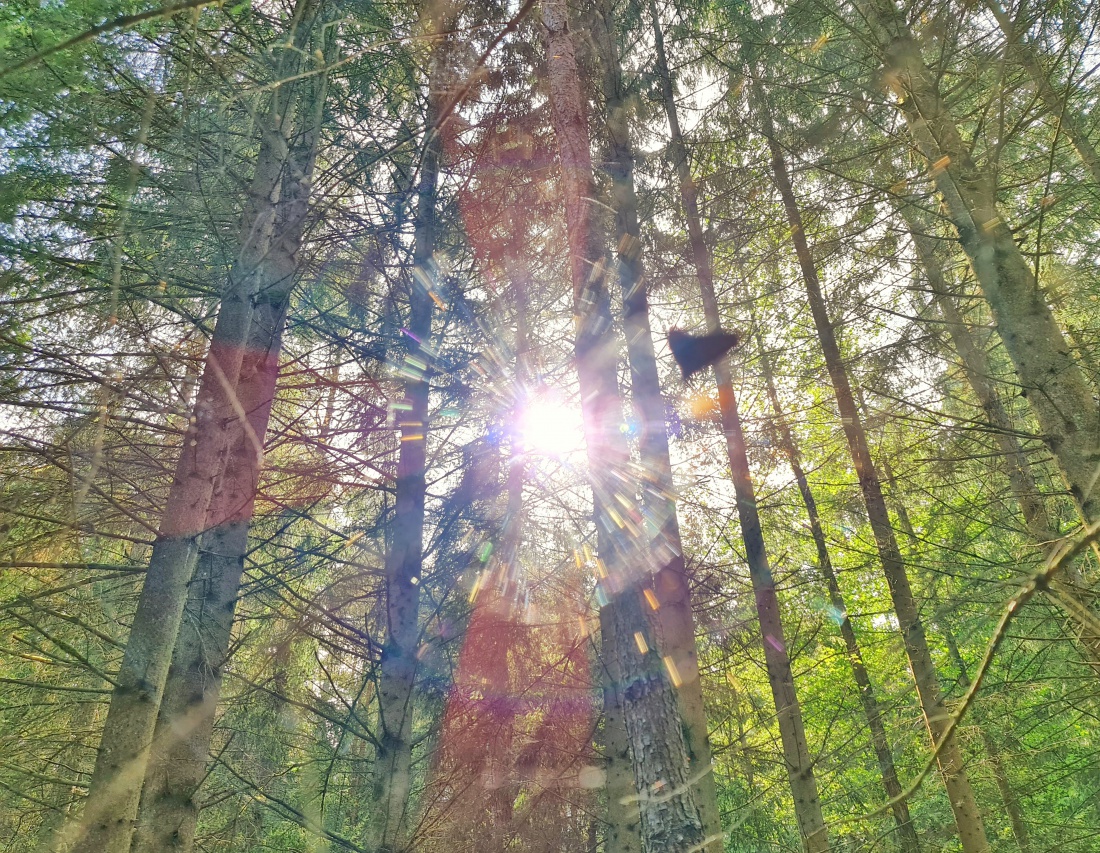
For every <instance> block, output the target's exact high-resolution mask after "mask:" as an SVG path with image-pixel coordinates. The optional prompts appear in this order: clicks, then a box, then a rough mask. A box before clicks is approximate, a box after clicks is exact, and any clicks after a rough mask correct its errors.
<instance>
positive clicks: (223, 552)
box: [131, 24, 335, 853]
mask: <svg viewBox="0 0 1100 853" xmlns="http://www.w3.org/2000/svg"><path fill="white" fill-rule="evenodd" d="M303 27H304V24H303ZM303 35H304V34H303ZM328 36H329V39H328V44H327V45H326V47H327V50H323V51H322V53H323V54H324V55H325V56H326V61H331V59H332V48H333V45H334V43H335V41H334V39H333V38H332V37H331V36H332V31H331V30H330V31H329V33H328ZM292 85H293V84H292ZM296 88H298V89H299V93H298V97H297V101H298V103H297V108H296V111H297V127H296V128H295V131H294V132H293V133H292V134H291V136H290V139H289V156H288V158H287V162H286V165H285V169H284V171H283V181H282V191H281V197H280V199H279V203H278V211H277V214H276V224H275V228H274V233H273V238H272V241H271V246H270V250H269V252H268V256H267V257H266V259H265V280H264V281H263V282H262V283H260V286H259V288H258V290H257V293H256V294H255V296H254V297H253V316H252V321H251V324H250V328H249V335H248V342H247V345H246V347H245V354H244V358H243V360H242V364H241V370H240V374H239V376H238V380H237V387H236V390H235V393H236V398H237V402H238V404H239V406H240V409H241V411H242V412H243V413H244V420H242V419H241V418H240V416H239V415H238V417H237V418H236V419H235V420H234V421H233V423H232V424H231V428H232V429H233V436H232V438H231V442H230V443H231V447H230V452H229V455H228V459H227V461H226V465H225V470H224V473H223V475H222V477H221V479H220V482H219V484H218V486H217V489H216V492H215V494H214V497H213V500H212V502H211V506H210V509H209V511H208V513H207V523H206V526H207V532H206V533H205V535H204V536H203V539H202V553H201V555H200V557H199V564H198V570H197V571H196V573H195V575H194V577H193V578H192V580H191V583H190V590H189V595H188V603H187V606H186V608H185V611H184V618H183V620H182V622H181V625H180V630H179V634H178V636H177V638H176V645H175V650H174V653H173V658H172V665H171V668H170V669H169V673H168V680H167V682H166V683H165V689H164V695H163V699H162V702H161V707H160V713H159V716H158V719H157V725H156V730H155V734H154V737H153V747H152V752H151V756H150V760H149V764H148V766H147V769H146V773H145V783H144V788H143V791H142V798H141V804H140V807H139V811H138V821H137V830H136V832H135V835H134V839H133V844H132V846H131V851H132V853H160V851H166V850H179V851H190V850H192V849H193V847H194V834H195V826H196V823H197V820H198V812H199V809H198V804H197V802H196V796H197V793H198V789H199V785H200V784H201V783H202V781H203V779H204V778H205V776H206V772H207V764H208V753H209V750H210V741H211V737H212V734H213V728H214V716H215V711H216V709H217V704H218V700H219V698H220V696H221V674H222V667H223V666H224V664H225V661H226V659H227V657H228V654H229V646H230V637H231V632H232V627H233V614H234V611H235V608H236V602H237V593H238V588H239V586H240V579H241V573H242V571H243V569H244V557H245V553H246V551H247V546H248V531H249V528H250V526H251V522H252V516H253V512H254V507H255V501H256V492H257V488H258V485H259V477H260V470H261V466H262V461H263V442H264V436H265V434H266V432H267V427H268V421H269V420H270V414H271V406H272V403H273V401H274V397H275V387H276V382H277V378H278V370H279V354H280V351H281V349H282V333H283V328H284V325H285V320H286V313H287V308H288V304H289V301H290V293H291V289H292V287H293V285H294V281H295V273H296V271H297V266H298V263H297V254H298V250H299V248H300V245H301V241H302V232H303V228H304V225H305V221H306V217H307V215H308V212H309V196H310V189H311V184H312V176H313V165H314V162H315V160H316V154H317V142H318V137H319V133H320V124H321V118H322V111H323V108H324V101H325V88H326V87H325V75H324V74H317V75H313V76H311V77H308V78H306V79H305V81H304V82H302V83H298V84H297V85H296Z"/></svg>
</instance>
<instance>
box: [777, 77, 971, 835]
mask: <svg viewBox="0 0 1100 853" xmlns="http://www.w3.org/2000/svg"><path fill="white" fill-rule="evenodd" d="M758 100H759V101H760V107H761V108H760V109H757V111H756V112H757V115H758V118H759V119H760V121H761V123H762V125H763V128H762V129H763V131H764V136H765V138H766V140H767V143H768V148H769V151H770V152H771V165H772V171H773V175H774V178H775V184H776V186H777V187H778V189H779V193H780V195H781V197H782V200H783V206H784V209H785V210H786V214H787V220H788V223H789V224H790V227H791V239H792V241H793V242H794V248H795V254H796V255H797V258H798V264H799V267H800V268H801V271H802V279H803V283H804V284H805V287H806V296H807V300H808V302H809V305H810V313H811V314H812V315H813V320H814V326H815V328H816V330H817V335H818V340H819V341H820V343H821V349H822V353H823V354H824V356H825V366H826V368H827V369H828V372H829V378H830V379H831V381H832V385H833V392H834V394H835V395H836V400H837V407H838V408H839V410H840V418H841V423H842V426H843V430H844V436H845V438H846V439H847V442H848V447H849V450H850V452H851V454H852V462H853V464H854V466H855V470H856V475H857V476H858V477H859V486H860V490H861V491H862V493H863V500H864V504H865V505H866V508H867V519H868V521H869V522H870V524H871V530H872V532H873V534H874V537H875V544H876V545H877V547H878V552H879V558H880V560H881V562H882V570H883V574H884V575H885V576H886V582H887V585H888V586H889V588H890V597H891V599H892V600H893V603H894V612H895V613H896V614H897V617H898V623H899V626H900V628H901V634H902V640H903V641H904V644H905V653H906V655H907V657H908V658H909V665H910V668H911V669H912V671H913V678H914V680H915V681H916V686H917V696H918V697H919V699H920V704H921V710H922V711H923V713H924V721H925V724H926V725H927V726H928V732H929V734H930V736H931V738H932V741H933V743H935V744H939V743H940V741H941V740H943V735H944V731H945V730H946V726H947V721H948V717H949V714H948V712H947V710H946V709H945V708H944V706H943V701H942V696H941V692H940V685H939V677H938V675H937V673H936V669H935V665H934V664H933V663H932V655H931V653H930V651H929V649H928V640H927V638H926V637H925V633H924V624H923V622H922V620H921V616H920V608H919V607H918V606H917V602H916V599H915V598H914V596H913V590H912V588H911V587H910V585H909V575H908V573H907V572H906V569H905V562H904V560H903V559H902V556H901V550H900V548H899V547H898V542H897V537H896V536H895V535H894V529H893V526H892V525H891V523H890V515H889V512H888V511H887V508H886V500H885V498H884V497H883V492H882V484H881V482H880V480H879V476H878V472H877V471H876V470H875V467H874V463H873V462H872V460H871V452H870V449H869V447H868V444H867V435H866V433H865V432H864V429H863V421H862V420H861V419H860V416H859V409H858V407H857V405H856V400H855V396H854V394H853V393H852V387H851V383H850V382H849V381H848V373H847V369H846V368H845V365H844V359H843V357H842V356H841V353H840V346H839V345H838V343H837V340H836V334H835V332H834V331H833V326H832V323H831V322H830V321H829V315H828V311H827V310H826V308H825V298H824V296H823V295H822V292H821V283H820V282H819V280H818V277H817V268H816V267H815V266H814V261H813V254H812V253H811V251H810V246H809V243H808V242H807V240H806V234H805V231H804V230H803V224H802V215H801V212H800V211H799V208H798V203H797V201H796V199H795V195H794V189H793V188H792V186H791V181H790V176H789V175H788V173H787V165H786V163H785V161H784V159H783V151H782V149H781V148H780V147H779V144H778V143H777V142H776V141H775V137H774V131H773V128H772V126H771V119H770V118H769V115H768V110H767V108H766V105H765V104H764V103H763V99H762V98H758ZM939 768H940V772H941V774H942V777H943V781H944V786H945V787H946V788H947V795H948V799H949V800H950V801H951V810H952V813H953V814H954V817H955V825H956V827H957V828H958V831H959V838H960V840H961V841H962V846H963V851H964V853H987V851H988V850H989V843H988V841H987V840H986V836H985V827H984V826H983V824H982V817H981V813H980V812H979V810H978V804H977V801H976V800H975V798H974V791H973V789H972V788H971V785H970V780H969V779H968V778H967V776H966V768H965V763H964V761H963V756H962V752H961V750H960V749H959V747H958V744H957V743H956V742H955V741H954V740H953V739H952V740H950V741H948V743H947V744H945V745H944V747H943V749H942V750H941V751H940V755H939Z"/></svg>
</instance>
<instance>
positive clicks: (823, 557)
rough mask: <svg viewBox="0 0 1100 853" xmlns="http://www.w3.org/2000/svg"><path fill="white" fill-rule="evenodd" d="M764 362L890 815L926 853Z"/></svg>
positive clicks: (909, 845)
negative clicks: (888, 801) (899, 777)
mask: <svg viewBox="0 0 1100 853" xmlns="http://www.w3.org/2000/svg"><path fill="white" fill-rule="evenodd" d="M759 346H760V353H761V359H760V363H761V365H762V367H763V371H764V380H765V382H766V383H767V386H768V399H769V400H770V401H771V404H772V409H774V411H775V424H776V428H777V429H778V432H779V441H780V445H781V446H782V448H783V452H784V454H786V456H787V463H788V464H789V465H790V466H791V471H793V472H794V479H795V482H796V483H797V484H798V492H799V494H800V495H801V496H802V502H803V504H804V505H805V507H806V516H807V518H808V519H809V522H810V535H811V536H812V537H813V540H814V548H815V549H816V550H817V567H818V571H820V572H821V577H822V580H824V581H825V588H826V589H827V590H828V591H829V601H830V603H831V604H832V606H833V611H834V613H835V614H836V616H837V618H838V619H839V620H840V635H841V637H843V639H844V647H845V649H846V650H847V652H848V662H849V663H850V664H851V667H852V676H853V677H854V678H855V681H856V686H857V687H858V688H859V700H860V702H861V703H862V705H863V713H864V716H865V717H866V718H867V728H868V729H870V731H871V746H872V748H873V749H874V751H875V758H876V760H877V761H878V766H879V772H880V773H881V774H882V785H883V788H885V790H886V796H887V797H888V798H889V799H890V800H891V801H892V802H891V805H890V810H891V811H892V812H893V815H894V821H895V822H896V823H897V833H898V841H899V845H900V847H901V849H902V851H903V853H920V842H919V841H918V840H917V831H916V829H915V828H914V827H913V819H912V818H911V817H910V815H909V804H908V803H906V802H905V801H904V800H898V799H897V798H898V797H899V796H900V795H901V792H902V788H901V783H900V782H899V781H898V773H897V768H896V767H895V766H894V756H893V753H892V752H891V750H890V739H889V738H888V737H887V735H886V727H885V725H884V724H883V719H882V716H883V715H882V706H881V705H880V704H879V701H878V698H877V697H876V696H875V688H874V685H873V684H872V683H871V676H870V674H869V673H868V672H867V666H866V665H865V664H864V662H863V653H862V652H861V651H860V647H859V640H858V639H857V638H856V632H855V629H854V628H853V626H852V620H851V619H850V618H849V617H848V608H847V606H846V605H845V603H844V595H843V593H842V592H841V590H840V583H839V582H838V581H837V577H836V572H835V571H833V562H832V560H831V559H830V557H829V547H828V545H827V543H826V541H825V531H824V529H823V528H822V525H821V516H820V515H819V514H818V511H817V501H816V500H815V499H814V495H813V491H812V490H811V489H810V481H809V479H807V477H806V472H805V470H804V469H803V468H802V459H801V454H799V452H798V446H797V445H796V444H795V441H794V436H793V435H791V429H790V426H789V425H788V424H787V420H786V417H785V416H784V414H783V409H782V407H781V406H780V404H779V395H778V394H777V393H776V390H775V381H774V380H773V378H772V368H771V364H770V363H769V361H768V357H767V355H766V353H765V352H764V343H763V341H759Z"/></svg>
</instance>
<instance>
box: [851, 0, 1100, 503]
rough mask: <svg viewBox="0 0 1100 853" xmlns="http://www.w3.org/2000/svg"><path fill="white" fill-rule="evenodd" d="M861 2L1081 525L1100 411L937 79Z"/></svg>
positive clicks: (881, 14)
mask: <svg viewBox="0 0 1100 853" xmlns="http://www.w3.org/2000/svg"><path fill="white" fill-rule="evenodd" d="M857 6H858V8H859V9H860V11H861V13H862V14H863V17H864V19H865V20H866V21H867V23H868V25H869V26H870V28H871V31H872V35H873V37H874V39H875V40H876V41H877V43H878V50H879V53H880V54H881V56H882V58H883V61H884V63H885V65H886V79H887V80H888V81H889V83H890V85H891V86H892V87H893V88H894V89H895V90H896V91H897V92H898V93H899V94H900V95H901V96H902V101H901V103H900V104H899V109H901V111H902V114H903V115H904V116H905V119H906V121H907V123H908V125H909V130H910V133H911V134H912V136H913V139H914V140H915V142H916V144H917V147H918V148H919V149H920V151H921V153H922V154H923V156H924V157H925V158H926V159H927V160H928V162H929V163H930V164H933V165H932V169H931V172H932V176H933V178H934V181H935V184H936V187H937V189H938V190H939V192H940V195H941V196H942V197H943V201H944V203H945V205H946V207H947V210H948V212H949V215H950V217H951V219H952V221H953V222H954V225H955V228H956V229H957V231H958V234H959V240H960V242H961V244H962V247H963V249H964V251H965V252H966V254H967V256H968V257H969V258H970V263H971V265H972V266H973V268H974V273H975V275H976V277H977V279H978V283H979V285H980V286H981V289H982V293H983V294H984V296H985V298H986V300H987V301H988V302H989V305H990V307H991V308H992V309H993V316H994V318H995V320H996V323H997V331H998V333H999V334H1000V336H1001V340H1002V341H1004V344H1005V350H1006V351H1007V352H1008V354H1009V357H1010V358H1011V359H1012V362H1013V364H1014V365H1015V367H1016V373H1017V375H1018V377H1019V379H1020V384H1021V386H1022V389H1023V393H1024V394H1025V395H1026V396H1027V399H1028V402H1029V403H1030V404H1031V408H1032V410H1033V411H1034V412H1035V415H1036V417H1037V418H1038V420H1039V424H1040V426H1041V427H1042V430H1043V441H1044V442H1045V443H1046V445H1047V447H1049V448H1050V451H1051V453H1052V454H1053V455H1054V458H1055V460H1056V461H1057V463H1058V467H1059V468H1060V469H1061V472H1062V475H1063V477H1064V478H1065V482H1066V485H1067V487H1068V488H1069V491H1070V494H1071V495H1073V498H1074V500H1075V501H1076V502H1077V504H1078V506H1079V507H1080V509H1081V514H1082V516H1083V517H1084V519H1085V520H1086V522H1093V521H1096V520H1097V519H1098V518H1100V489H1097V488H1096V480H1097V476H1096V475H1097V462H1098V461H1100V460H1098V458H1097V447H1098V446H1100V407H1097V405H1096V403H1095V401H1094V400H1093V397H1092V393H1091V390H1090V386H1089V385H1088V383H1087V381H1086V379H1085V376H1084V373H1083V371H1082V370H1081V368H1080V366H1079V365H1078V364H1077V363H1076V361H1075V360H1074V358H1073V356H1072V354H1071V352H1070V347H1069V346H1068V345H1067V343H1066V340H1065V338H1064V337H1063V336H1062V331H1061V329H1060V328H1059V327H1058V324H1057V322H1056V321H1055V319H1054V315H1053V314H1052V312H1051V310H1050V307H1049V306H1048V304H1047V300H1046V298H1045V296H1044V294H1043V292H1042V290H1041V289H1040V288H1039V285H1038V283H1037V282H1036V281H1035V277H1034V276H1033V275H1032V272H1031V268H1030V266H1029V265H1028V263H1027V261H1026V259H1025V258H1024V256H1023V254H1022V253H1021V252H1020V249H1019V247H1018V246H1017V245H1016V242H1015V240H1014V239H1013V236H1012V231H1011V229H1010V228H1009V227H1008V225H1007V224H1006V223H1005V221H1004V219H1003V217H1002V216H1001V215H1000V212H999V211H998V209H997V202H996V186H995V185H994V182H993V179H992V178H991V177H990V176H989V175H988V174H985V173H983V172H982V171H981V170H980V169H979V168H978V167H977V165H976V164H975V163H974V161H973V159H972V158H971V156H970V151H969V148H968V146H967V145H966V143H965V142H964V140H963V138H962V136H961V135H960V134H959V131H958V128H957V126H956V124H955V122H954V119H953V117H952V116H951V114H950V112H949V111H948V109H947V107H946V105H945V104H944V102H943V99H942V97H941V96H940V93H939V89H938V85H937V81H936V78H935V76H934V75H933V73H932V72H931V70H930V69H929V68H928V67H927V66H926V65H925V64H924V61H923V60H922V58H921V54H920V48H919V46H918V45H917V42H916V41H915V39H914V38H913V35H912V33H911V32H910V31H909V28H908V27H907V26H906V25H905V22H904V20H903V19H902V17H901V15H900V14H899V13H898V10H897V7H896V6H895V4H894V2H893V0H858V3H857Z"/></svg>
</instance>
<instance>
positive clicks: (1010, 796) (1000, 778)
mask: <svg viewBox="0 0 1100 853" xmlns="http://www.w3.org/2000/svg"><path fill="white" fill-rule="evenodd" d="M937 627H939V629H940V631H941V632H942V633H943V638H944V640H946V641H947V650H948V652H949V653H950V655H951V661H952V663H954V664H955V668H956V669H958V671H959V687H960V689H961V690H962V691H963V692H964V693H965V692H967V691H968V690H969V689H970V676H969V674H968V673H967V671H966V662H965V661H964V660H963V656H962V654H961V653H960V652H959V646H958V644H957V643H956V642H955V636H954V634H952V633H951V630H950V629H949V628H948V627H947V626H946V625H942V624H941V625H939V626H937ZM978 731H979V732H980V733H981V738H982V746H983V747H984V748H985V754H986V757H988V758H989V767H990V770H992V771H993V781H994V782H996V783H997V792H998V793H999V794H1000V795H1001V802H1002V803H1004V806H1005V812H1006V813H1007V814H1008V822H1009V826H1011V828H1012V837H1013V838H1015V839H1016V846H1017V847H1019V848H1020V853H1031V837H1030V834H1029V833H1028V830H1027V822H1026V821H1025V820H1024V810H1023V807H1022V806H1021V805H1020V798H1019V797H1018V796H1016V791H1015V790H1014V789H1013V787H1012V783H1011V782H1010V781H1009V778H1008V769H1007V768H1006V767H1005V762H1004V758H1003V756H1002V755H1001V747H1000V746H999V745H998V744H997V741H996V740H994V739H993V737H992V736H991V735H990V734H989V732H988V731H986V727H985V726H984V725H979V726H978Z"/></svg>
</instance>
